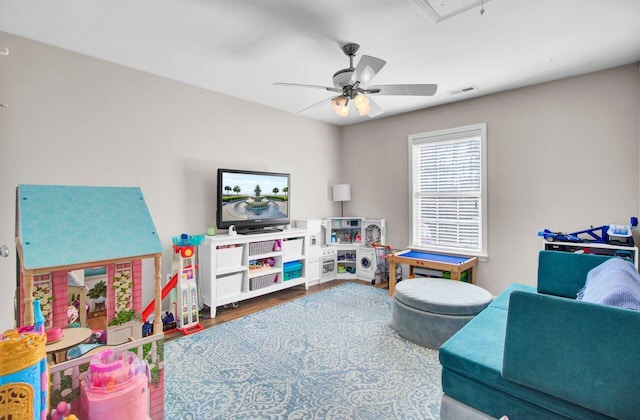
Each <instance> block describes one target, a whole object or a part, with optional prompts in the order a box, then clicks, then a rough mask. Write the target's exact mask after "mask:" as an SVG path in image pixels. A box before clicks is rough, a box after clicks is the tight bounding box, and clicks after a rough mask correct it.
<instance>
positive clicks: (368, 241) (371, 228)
mask: <svg viewBox="0 0 640 420" xmlns="http://www.w3.org/2000/svg"><path fill="white" fill-rule="evenodd" d="M385 225H386V221H385V219H364V221H363V222H362V234H363V237H362V244H363V245H365V246H373V244H377V245H380V244H385V235H386V230H387V229H386V226H385ZM374 262H375V259H374Z"/></svg>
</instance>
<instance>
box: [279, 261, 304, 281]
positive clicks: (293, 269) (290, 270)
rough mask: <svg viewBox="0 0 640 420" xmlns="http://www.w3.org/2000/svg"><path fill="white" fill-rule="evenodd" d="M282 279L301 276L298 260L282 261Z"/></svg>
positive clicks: (300, 264)
mask: <svg viewBox="0 0 640 420" xmlns="http://www.w3.org/2000/svg"><path fill="white" fill-rule="evenodd" d="M283 272H284V281H287V280H293V279H297V278H299V277H302V263H301V262H300V261H291V262H286V263H284V269H283Z"/></svg>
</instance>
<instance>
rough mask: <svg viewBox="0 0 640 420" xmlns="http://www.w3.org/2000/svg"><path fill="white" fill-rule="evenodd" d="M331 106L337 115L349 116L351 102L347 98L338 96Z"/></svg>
mask: <svg viewBox="0 0 640 420" xmlns="http://www.w3.org/2000/svg"><path fill="white" fill-rule="evenodd" d="M331 105H333V109H334V111H336V114H338V115H340V116H341V117H346V116H347V115H349V101H348V100H347V98H346V97H344V96H336V97H335V98H333V99H332V100H331Z"/></svg>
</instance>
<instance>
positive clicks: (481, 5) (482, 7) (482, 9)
mask: <svg viewBox="0 0 640 420" xmlns="http://www.w3.org/2000/svg"><path fill="white" fill-rule="evenodd" d="M482 15H484V0H480V16H482Z"/></svg>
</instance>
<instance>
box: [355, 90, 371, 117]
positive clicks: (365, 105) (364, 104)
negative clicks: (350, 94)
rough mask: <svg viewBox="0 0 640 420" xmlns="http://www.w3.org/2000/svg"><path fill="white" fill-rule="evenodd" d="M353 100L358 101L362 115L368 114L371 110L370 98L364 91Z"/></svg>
mask: <svg viewBox="0 0 640 420" xmlns="http://www.w3.org/2000/svg"><path fill="white" fill-rule="evenodd" d="M353 101H354V102H355V103H356V108H358V112H359V113H360V115H367V114H368V113H369V111H371V105H370V104H369V98H367V97H366V96H364V95H363V94H362V93H360V94H358V95H357V96H356V97H355V98H354V99H353Z"/></svg>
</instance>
